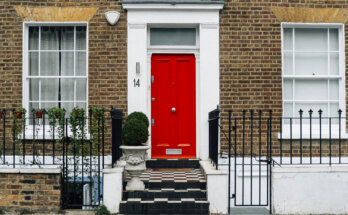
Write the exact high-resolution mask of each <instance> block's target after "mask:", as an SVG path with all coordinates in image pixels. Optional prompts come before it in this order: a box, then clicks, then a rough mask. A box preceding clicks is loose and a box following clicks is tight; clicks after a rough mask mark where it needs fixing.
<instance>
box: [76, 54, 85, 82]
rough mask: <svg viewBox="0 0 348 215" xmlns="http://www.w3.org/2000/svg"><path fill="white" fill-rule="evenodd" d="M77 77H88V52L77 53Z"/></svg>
mask: <svg viewBox="0 0 348 215" xmlns="http://www.w3.org/2000/svg"><path fill="white" fill-rule="evenodd" d="M76 75H77V76H86V52H76Z"/></svg>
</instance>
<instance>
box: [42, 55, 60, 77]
mask: <svg viewBox="0 0 348 215" xmlns="http://www.w3.org/2000/svg"><path fill="white" fill-rule="evenodd" d="M40 75H44V76H53V75H59V53H58V52H41V59H40Z"/></svg>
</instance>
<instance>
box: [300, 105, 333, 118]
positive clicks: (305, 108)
mask: <svg viewBox="0 0 348 215" xmlns="http://www.w3.org/2000/svg"><path fill="white" fill-rule="evenodd" d="M300 109H302V110H303V114H302V117H309V113H308V111H309V110H311V109H312V111H313V114H312V117H319V112H318V111H319V110H320V109H321V110H322V111H323V113H322V115H321V116H322V117H327V116H328V107H327V103H296V104H295V117H299V116H300V114H299V110H300Z"/></svg>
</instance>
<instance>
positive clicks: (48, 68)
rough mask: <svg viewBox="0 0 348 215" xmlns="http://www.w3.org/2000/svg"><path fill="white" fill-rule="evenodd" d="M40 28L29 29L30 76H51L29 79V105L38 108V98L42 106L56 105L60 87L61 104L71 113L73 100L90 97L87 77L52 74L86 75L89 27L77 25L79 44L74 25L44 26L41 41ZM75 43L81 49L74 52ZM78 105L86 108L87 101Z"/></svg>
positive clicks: (83, 99) (82, 99)
mask: <svg viewBox="0 0 348 215" xmlns="http://www.w3.org/2000/svg"><path fill="white" fill-rule="evenodd" d="M39 28H40V27H30V28H29V50H30V51H29V75H30V76H48V77H45V78H41V79H30V81H29V94H30V95H29V99H30V101H31V103H30V108H39V101H40V102H41V108H50V107H57V106H58V102H59V101H58V100H59V90H60V95H61V98H60V99H61V107H62V108H65V109H66V110H67V114H69V113H70V112H71V110H72V109H73V107H74V100H75V101H76V100H77V101H86V100H87V98H86V91H87V89H86V88H87V86H86V85H87V79H75V78H57V77H52V78H50V77H49V76H86V27H84V26H81V27H76V44H74V43H75V39H74V27H54V26H52V27H41V29H40V30H41V41H40V42H39V32H40V31H39ZM39 44H40V47H39ZM75 46H76V50H79V51H76V52H75V51H74V50H75ZM75 54H76V60H75V59H74V58H75ZM39 58H40V67H39ZM74 62H75V63H74ZM74 66H75V72H74ZM40 89H41V90H40ZM39 91H40V93H41V98H39ZM75 95H76V97H75ZM33 101H34V102H33ZM48 101H50V102H48ZM76 106H80V107H84V108H86V102H82V103H79V104H76Z"/></svg>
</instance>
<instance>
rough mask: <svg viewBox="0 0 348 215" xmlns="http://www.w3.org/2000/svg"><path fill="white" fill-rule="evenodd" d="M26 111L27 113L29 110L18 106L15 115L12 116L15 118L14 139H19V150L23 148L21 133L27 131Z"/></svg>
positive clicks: (13, 126)
mask: <svg viewBox="0 0 348 215" xmlns="http://www.w3.org/2000/svg"><path fill="white" fill-rule="evenodd" d="M26 113H27V111H26V110H25V109H24V108H22V107H18V108H16V109H15V110H14V112H13V117H12V119H13V124H12V135H13V137H14V140H16V141H17V144H18V147H19V148H18V149H19V150H22V141H21V138H20V135H19V134H20V133H21V132H22V131H25V120H26V118H25V116H26Z"/></svg>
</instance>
